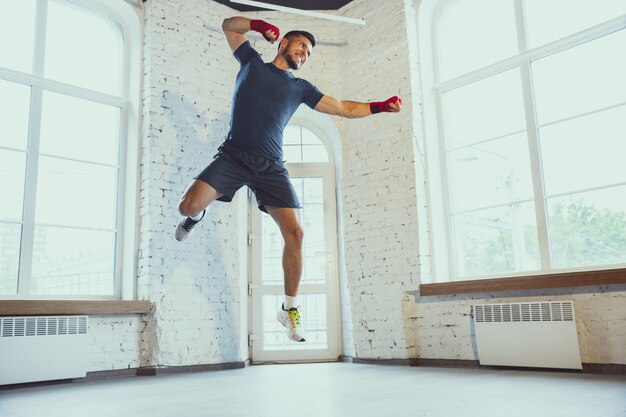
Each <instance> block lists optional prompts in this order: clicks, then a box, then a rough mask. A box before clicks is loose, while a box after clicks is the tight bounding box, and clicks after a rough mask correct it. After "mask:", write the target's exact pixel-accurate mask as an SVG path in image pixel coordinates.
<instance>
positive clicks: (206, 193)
mask: <svg viewBox="0 0 626 417" xmlns="http://www.w3.org/2000/svg"><path fill="white" fill-rule="evenodd" d="M221 196H222V194H220V193H218V192H217V190H216V189H215V188H213V187H211V186H210V185H209V184H207V183H206V182H204V181H200V180H193V182H192V183H191V184H190V185H189V187H188V188H187V191H185V194H183V197H182V198H181V199H180V202H179V203H178V211H179V212H180V214H181V215H183V216H187V217H194V216H197V215H198V214H200V213H202V212H203V211H204V209H206V208H207V207H208V206H209V204H211V203H212V202H214V201H215V200H217V199H218V198H220V197H221Z"/></svg>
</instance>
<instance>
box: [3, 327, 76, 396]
mask: <svg viewBox="0 0 626 417" xmlns="http://www.w3.org/2000/svg"><path fill="white" fill-rule="evenodd" d="M87 327H88V317H87V316H54V317H52V316H51V317H0V385H4V384H19V383H23V382H35V381H50V380H55V379H67V378H80V377H84V376H85V374H86V373H87Z"/></svg>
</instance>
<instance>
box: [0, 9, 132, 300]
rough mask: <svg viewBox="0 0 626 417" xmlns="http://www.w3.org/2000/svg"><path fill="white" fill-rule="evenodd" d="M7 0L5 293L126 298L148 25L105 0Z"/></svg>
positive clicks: (1, 45)
mask: <svg viewBox="0 0 626 417" xmlns="http://www.w3.org/2000/svg"><path fill="white" fill-rule="evenodd" d="M9 3H10V5H9ZM2 7H6V8H10V10H3V11H2V12H0V126H1V127H0V129H2V134H1V135H0V167H1V168H0V170H2V175H1V176H0V189H2V190H3V197H2V201H3V202H2V204H0V265H1V267H0V296H2V297H3V298H12V297H18V298H58V297H68V296H69V297H79V298H120V297H121V296H122V287H123V285H122V281H121V277H122V273H123V270H124V269H125V266H124V259H125V258H126V257H125V256H124V253H123V244H124V233H123V229H124V227H130V228H134V224H132V220H131V221H130V222H129V221H127V220H128V219H127V217H128V216H125V206H124V204H130V205H134V203H135V202H134V201H123V200H124V199H123V198H122V197H123V195H124V192H125V190H126V188H125V185H126V184H127V182H129V180H130V181H132V180H133V179H134V178H135V175H136V174H133V169H136V168H133V169H130V170H128V169H126V160H127V158H128V157H131V158H132V157H133V155H134V157H135V158H136V149H133V147H132V145H135V146H136V144H137V137H136V133H137V132H136V130H135V131H134V135H133V129H132V127H136V126H137V121H136V120H131V119H130V118H129V110H130V109H131V108H132V109H134V114H137V110H136V105H137V103H136V102H135V101H133V99H131V96H132V95H133V94H134V93H133V92H136V90H134V89H133V86H134V87H136V86H137V85H138V81H137V78H138V76H136V75H135V76H133V75H132V74H133V72H132V71H131V68H134V69H135V70H136V68H137V66H136V62H135V63H134V64H133V63H131V60H132V59H133V54H135V55H136V56H137V57H138V56H139V55H138V54H137V52H138V51H137V50H136V49H135V47H134V46H132V45H131V40H130V39H129V38H131V37H133V35H136V34H137V33H138V32H139V24H138V22H137V21H136V20H135V21H134V22H133V21H132V20H130V21H126V22H125V23H124V25H123V24H122V23H120V21H119V20H118V19H116V18H113V17H112V16H113V15H114V14H115V10H113V9H110V8H106V7H104V6H102V2H100V1H95V0H94V1H87V0H85V1H79V2H70V1H52V0H50V1H35V0H22V1H11V2H3V3H2ZM118 7H120V6H118ZM121 7H122V8H123V7H126V8H128V7H130V6H128V5H125V6H121ZM131 14H132V13H131ZM133 23H134V26H132V28H131V29H132V30H129V31H125V30H126V29H127V28H128V24H131V25H132V24H133ZM135 38H137V39H138V37H137V36H135ZM129 149H130V150H129ZM131 187H132V185H131ZM131 258H132V257H131ZM129 279H132V276H131V277H129ZM131 286H132V284H131Z"/></svg>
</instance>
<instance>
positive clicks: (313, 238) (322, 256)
mask: <svg viewBox="0 0 626 417" xmlns="http://www.w3.org/2000/svg"><path fill="white" fill-rule="evenodd" d="M295 185H296V184H295V183H294V186H295ZM296 192H297V193H298V198H299V199H300V204H301V205H302V212H301V222H302V227H303V229H304V242H303V245H302V255H303V261H304V262H303V263H304V269H303V271H302V281H301V282H302V283H306V284H323V283H324V282H326V260H327V255H326V242H325V237H324V194H323V193H324V185H323V182H322V179H321V178H311V177H308V178H301V179H299V180H298V181H297V188H296Z"/></svg>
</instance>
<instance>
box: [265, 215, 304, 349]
mask: <svg viewBox="0 0 626 417" xmlns="http://www.w3.org/2000/svg"><path fill="white" fill-rule="evenodd" d="M265 209H266V210H267V213H268V214H269V215H270V216H272V218H273V219H274V221H275V222H276V224H277V225H278V228H279V229H280V233H281V234H282V236H283V240H284V241H285V246H284V248H283V271H284V282H285V298H286V299H287V298H288V297H292V298H291V299H292V300H293V299H295V297H296V296H297V295H298V287H299V286H300V278H301V276H302V239H303V236H304V233H303V231H302V227H301V226H300V223H299V222H298V216H297V212H296V209H293V208H276V207H269V206H266V207H265ZM285 304H286V303H284V304H283V309H282V310H283V311H279V312H278V316H277V318H278V320H279V321H280V322H281V323H282V324H283V325H284V326H285V327H286V328H287V331H288V332H289V337H290V338H291V340H294V341H296V342H304V338H303V337H302V336H301V335H299V328H300V313H299V311H298V309H297V308H296V306H291V305H285Z"/></svg>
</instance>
